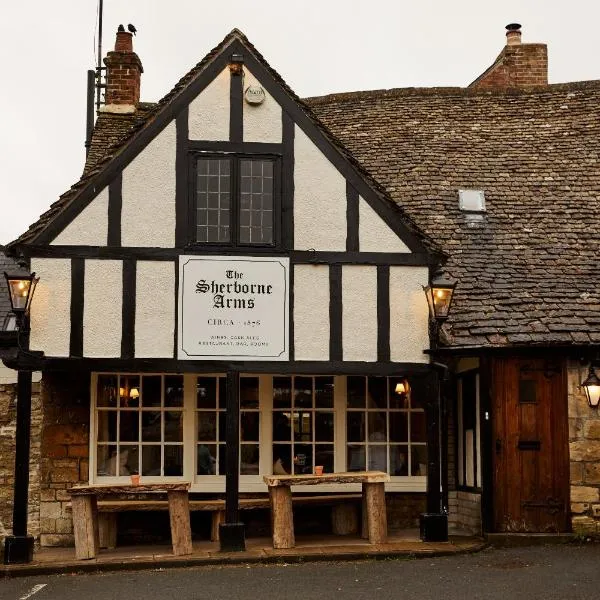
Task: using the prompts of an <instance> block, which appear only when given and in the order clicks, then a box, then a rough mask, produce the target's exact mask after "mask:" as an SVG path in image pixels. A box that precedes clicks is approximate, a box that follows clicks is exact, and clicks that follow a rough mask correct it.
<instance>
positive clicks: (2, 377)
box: [0, 360, 42, 385]
mask: <svg viewBox="0 0 600 600" xmlns="http://www.w3.org/2000/svg"><path fill="white" fill-rule="evenodd" d="M41 380H42V374H41V372H39V371H35V372H34V373H32V374H31V381H32V382H33V383H38V382H39V381H41ZM13 383H17V372H16V371H14V370H13V369H9V368H8V367H5V366H4V363H3V362H2V361H1V360H0V385H10V384H13Z"/></svg>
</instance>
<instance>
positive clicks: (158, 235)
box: [121, 121, 177, 248]
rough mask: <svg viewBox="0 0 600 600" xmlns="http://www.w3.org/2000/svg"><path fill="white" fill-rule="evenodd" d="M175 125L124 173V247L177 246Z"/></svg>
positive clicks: (167, 129) (122, 218)
mask: <svg viewBox="0 0 600 600" xmlns="http://www.w3.org/2000/svg"><path fill="white" fill-rule="evenodd" d="M176 146H177V135H176V129H175V122H174V121H172V122H171V123H169V125H167V127H166V128H165V129H164V130H163V131H161V133H159V134H158V136H157V137H155V138H154V139H153V140H152V141H151V142H150V143H149V144H148V146H146V148H144V150H142V152H141V153H140V154H138V156H136V158H135V159H134V160H133V162H132V163H131V164H130V165H129V166H127V168H126V169H125V170H124V171H123V192H122V195H123V208H122V211H121V243H122V245H123V246H143V247H158V248H173V247H174V246H175V157H176Z"/></svg>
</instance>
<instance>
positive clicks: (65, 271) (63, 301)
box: [30, 258, 71, 357]
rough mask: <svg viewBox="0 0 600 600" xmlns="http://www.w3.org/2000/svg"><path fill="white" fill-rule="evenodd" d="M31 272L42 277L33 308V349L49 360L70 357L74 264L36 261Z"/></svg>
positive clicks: (31, 346) (56, 260) (60, 260)
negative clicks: (72, 267)
mask: <svg viewBox="0 0 600 600" xmlns="http://www.w3.org/2000/svg"><path fill="white" fill-rule="evenodd" d="M31 270H32V271H35V272H36V273H37V274H38V275H39V276H40V281H39V283H38V285H37V287H36V289H35V295H34V297H33V301H32V304H31V338H30V348H31V349H32V350H41V351H42V352H44V353H45V354H46V356H53V357H54V356H56V357H64V356H69V342H70V336H71V325H70V316H71V315H70V310H71V261H70V260H69V259H64V258H32V259H31Z"/></svg>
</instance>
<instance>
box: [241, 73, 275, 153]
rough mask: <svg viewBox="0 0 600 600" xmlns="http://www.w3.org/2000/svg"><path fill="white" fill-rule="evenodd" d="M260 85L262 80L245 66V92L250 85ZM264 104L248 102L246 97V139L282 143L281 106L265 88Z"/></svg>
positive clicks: (247, 140) (244, 103) (246, 140)
mask: <svg viewBox="0 0 600 600" xmlns="http://www.w3.org/2000/svg"><path fill="white" fill-rule="evenodd" d="M250 86H260V81H258V79H256V77H254V75H252V73H251V72H250V71H249V70H248V69H247V68H246V67H244V94H245V92H246V90H247V89H248V87H250ZM261 87H262V86H261ZM263 90H264V92H265V100H264V102H263V103H262V104H257V105H252V104H248V103H247V102H246V100H245V98H244V100H243V101H242V102H243V106H244V108H243V112H244V141H245V142H262V143H272V144H280V143H281V140H282V135H283V134H282V124H281V106H279V104H278V103H277V102H276V101H275V99H274V98H273V97H272V96H271V95H270V94H269V93H268V92H267V90H265V89H264V88H263Z"/></svg>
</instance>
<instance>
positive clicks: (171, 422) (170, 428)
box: [164, 410, 183, 442]
mask: <svg viewBox="0 0 600 600" xmlns="http://www.w3.org/2000/svg"><path fill="white" fill-rule="evenodd" d="M164 441H165V442H182V441H183V412H182V411H180V410H177V411H175V410H167V411H165V437H164Z"/></svg>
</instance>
